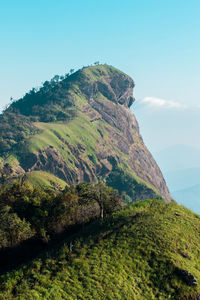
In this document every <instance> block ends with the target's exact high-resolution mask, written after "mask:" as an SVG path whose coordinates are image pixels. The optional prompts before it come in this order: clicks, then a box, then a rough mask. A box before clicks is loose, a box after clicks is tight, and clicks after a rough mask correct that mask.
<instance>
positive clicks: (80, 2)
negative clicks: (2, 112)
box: [0, 0, 200, 149]
mask: <svg viewBox="0 0 200 300" xmlns="http://www.w3.org/2000/svg"><path fill="white" fill-rule="evenodd" d="M0 5H1V8H0V38H1V47H0V108H2V107H4V106H5V104H7V103H8V102H9V98H10V97H11V96H12V97H13V98H15V99H17V98H19V97H20V96H22V95H23V94H24V93H25V92H26V91H28V90H29V89H31V88H32V87H36V86H39V85H40V84H41V82H44V81H45V80H47V79H50V78H51V77H52V76H53V75H55V74H64V73H66V72H68V71H69V69H71V68H74V69H78V68H80V67H82V66H83V65H88V64H91V63H93V62H95V61H100V62H102V63H105V62H106V63H108V64H111V65H114V66H116V67H117V68H119V69H121V70H123V71H124V72H126V73H127V74H129V75H130V76H131V77H132V78H133V79H134V81H135V83H136V87H135V97H136V99H137V100H138V101H139V102H140V101H141V104H142V105H140V106H139V108H137V111H136V115H138V118H139V121H140V124H141V130H142V132H144V135H145V138H146V136H147V138H148V140H151V134H152V136H153V134H154V135H155V134H159V133H158V132H157V133H155V132H153V133H152V132H150V133H149V131H148V130H146V129H145V128H146V127H147V125H146V124H147V120H148V122H149V120H151V117H149V118H147V117H146V121H145V120H144V118H143V110H142V107H145V110H146V111H148V112H149V110H150V109H151V108H152V106H149V103H147V102H145V101H143V100H144V99H146V98H147V99H149V98H151V99H152V98H153V99H154V98H155V99H164V101H172V102H175V103H179V104H181V105H186V106H187V108H186V107H185V109H184V114H186V112H187V111H188V113H189V114H190V115H191V119H192V118H193V113H194V111H195V114H196V110H197V106H198V105H199V104H200V101H199V95H200V84H199V82H200V60H199V53H200V35H199V28H200V1H199V0H196V1H195V0H191V1H183V0H181V1H180V0H165V1H164V0H163V1H162V0H106V1H105V0H101V1H99V0H97V1H94V0H74V1H66V0H57V1H54V0H34V1H32V0H29V1H27V0H26V1H24V0H18V1H16V0H7V1H0ZM155 102H156V101H154V106H156V104H155ZM147 104H148V105H147ZM157 104H158V101H157ZM181 105H180V109H178V108H177V107H171V108H170V110H169V107H168V108H167V107H166V106H165V105H160V106H159V105H157V108H159V109H160V111H162V113H160V114H159V113H158V110H157V114H155V110H153V111H150V112H151V114H153V115H152V118H154V121H153V123H155V122H156V120H157V121H158V122H160V121H159V120H160V118H161V117H160V116H159V115H163V114H164V115H165V118H166V122H167V118H168V117H167V116H169V111H172V110H173V108H174V109H175V111H179V115H180V110H181ZM172 106H173V105H172ZM133 110H134V107H133ZM182 111H183V109H182ZM197 111H198V110H197ZM144 115H145V114H144ZM155 116H156V118H155ZM199 116H200V115H199ZM184 118H185V117H184ZM184 118H182V119H181V120H183V119H184ZM162 119H163V118H162ZM197 119H198V118H197ZM183 124H185V123H184V122H183ZM197 125H200V124H199V123H198V124H197ZM163 126H164V127H166V126H168V124H166V123H165V124H163ZM184 126H185V127H184V128H183V129H186V124H185V125H184ZM154 127H155V128H156V127H158V123H157V125H155V126H154ZM154 127H152V130H154ZM150 129H151V128H150ZM150 129H149V130H150ZM195 134H196V133H195ZM168 135H169V132H168ZM160 138H161V134H160ZM188 138H189V136H188ZM155 139H156V138H155ZM175 140H176V138H175ZM153 141H154V140H153ZM173 142H174V141H173V140H171V143H173ZM180 142H183V143H184V141H180ZM148 143H149V142H148ZM186 143H190V141H189V140H188V139H186ZM150 144H151V141H150ZM154 145H155V144H154ZM195 145H196V144H195ZM150 146H151V145H150ZM162 146H163V147H164V144H162V145H158V146H156V147H154V148H156V149H157V148H159V147H160V148H162ZM196 146H199V147H200V144H197V145H196ZM152 149H153V146H152Z"/></svg>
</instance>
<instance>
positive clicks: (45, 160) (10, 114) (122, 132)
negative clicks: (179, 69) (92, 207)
mask: <svg viewBox="0 0 200 300" xmlns="http://www.w3.org/2000/svg"><path fill="white" fill-rule="evenodd" d="M133 87H134V82H133V80H132V79H131V78H130V77H129V76H128V75H126V74H124V73H123V72H121V71H119V70H117V69H116V68H114V67H112V66H108V65H98V66H92V67H84V68H82V69H81V70H79V71H77V72H75V73H73V74H71V75H69V74H67V76H66V77H65V78H62V79H61V78H60V77H59V76H55V77H54V78H53V79H52V80H51V81H50V82H45V83H44V84H43V87H42V88H41V89H40V90H38V91H36V90H32V91H30V92H29V93H28V94H26V95H25V96H24V97H23V98H21V99H19V100H18V101H16V102H14V103H12V104H11V106H10V107H9V108H8V109H7V111H5V112H4V114H3V115H2V116H1V119H0V129H1V132H0V133H1V137H2V141H1V143H0V152H1V153H0V155H2V156H3V157H4V154H6V153H8V150H9V155H10V156H11V157H12V159H11V158H9V160H7V159H6V160H5V161H4V163H3V164H2V171H1V172H2V174H5V173H6V174H7V173H9V174H10V176H13V177H15V176H16V175H17V174H18V173H20V174H26V175H27V173H29V172H32V174H36V172H41V171H42V172H49V173H51V174H53V175H54V176H57V177H59V178H60V179H61V180H64V181H65V182H67V183H68V184H74V183H78V182H83V181H86V182H96V181H98V180H99V178H104V179H105V180H106V182H107V183H109V185H110V186H112V187H114V188H117V189H119V190H120V192H121V193H123V192H127V194H128V195H129V197H130V198H131V201H135V200H142V199H146V198H150V197H154V196H159V195H161V196H162V197H163V198H164V199H165V200H166V201H170V200H171V196H170V194H169V191H168V189H167V186H166V184H165V181H164V179H163V176H162V173H161V172H160V170H159V168H158V166H157V164H156V162H155V161H154V159H153V157H152V156H151V154H150V153H149V151H148V150H147V148H146V147H145V145H144V143H143V140H142V138H141V136H140V133H139V127H138V123H137V121H136V119H135V117H134V115H133V114H132V112H131V110H130V109H129V108H130V106H131V105H132V103H133V101H134V98H133ZM11 137H12V138H11ZM13 157H14V163H13V164H14V167H13V166H10V161H11V160H12V161H13ZM3 159H4V158H3ZM8 161H9V163H7V162H8ZM29 175H30V174H28V175H27V177H29V178H30V176H29ZM3 176H4V175H3ZM44 176H46V173H44Z"/></svg>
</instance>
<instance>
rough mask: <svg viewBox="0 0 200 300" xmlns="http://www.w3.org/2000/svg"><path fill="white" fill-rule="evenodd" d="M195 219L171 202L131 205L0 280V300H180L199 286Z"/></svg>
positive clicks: (198, 220) (199, 240)
mask: <svg viewBox="0 0 200 300" xmlns="http://www.w3.org/2000/svg"><path fill="white" fill-rule="evenodd" d="M199 231H200V216H198V215H196V214H194V213H192V212H191V211H189V210H187V209H186V208H184V207H182V206H178V205H177V204H175V203H170V204H168V205H167V204H165V203H164V202H163V201H159V200H147V201H142V202H139V203H135V204H133V205H132V206H130V207H129V208H128V209H126V210H124V211H121V212H118V213H115V214H114V215H113V216H112V217H111V218H109V219H108V220H106V221H105V222H104V223H98V222H97V223H93V224H91V225H90V226H88V227H86V228H85V230H84V231H83V232H82V233H80V234H79V235H76V236H74V237H73V245H74V247H73V250H72V253H69V243H70V240H65V243H62V244H60V245H57V246H56V247H55V248H54V249H52V250H51V251H50V252H48V253H46V254H45V255H43V256H41V257H40V258H38V259H35V260H34V261H33V262H32V263H30V264H29V265H26V266H24V267H21V268H20V269H19V270H16V271H13V272H12V273H8V274H6V275H4V276H1V278H0V281H1V292H0V299H58V300H59V299H73V300H74V299H145V300H146V299H179V298H180V297H182V296H183V295H194V294H195V293H197V292H198V291H199V292H200V288H199V286H197V287H189V286H187V285H186V284H185V283H184V282H183V281H182V279H180V278H178V277H177V275H176V274H175V272H174V270H175V267H179V268H182V269H187V270H188V271H190V272H191V273H192V274H193V275H194V276H195V278H196V279H197V282H198V283H199V284H200V266H199V260H200V252H199V244H200V236H199Z"/></svg>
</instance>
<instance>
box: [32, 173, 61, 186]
mask: <svg viewBox="0 0 200 300" xmlns="http://www.w3.org/2000/svg"><path fill="white" fill-rule="evenodd" d="M26 180H28V181H29V182H30V183H31V184H32V185H33V186H39V187H41V188H45V187H52V188H55V189H64V188H65V186H66V182H64V181H63V180H61V179H60V178H58V177H56V176H54V175H53V174H51V173H48V172H44V171H33V172H30V173H28V174H27V175H26Z"/></svg>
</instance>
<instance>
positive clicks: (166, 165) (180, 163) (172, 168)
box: [154, 145, 200, 213]
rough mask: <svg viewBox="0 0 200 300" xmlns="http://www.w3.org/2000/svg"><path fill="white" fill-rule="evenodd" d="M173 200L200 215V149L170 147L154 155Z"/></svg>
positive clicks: (184, 146) (180, 146) (179, 146)
mask: <svg viewBox="0 0 200 300" xmlns="http://www.w3.org/2000/svg"><path fill="white" fill-rule="evenodd" d="M154 157H155V159H156V161H157V162H158V165H159V166H160V168H161V170H162V172H163V174H164V177H165V180H166V182H167V185H168V187H169V189H170V192H171V194H172V196H173V198H174V199H175V200H176V201H177V202H178V203H180V204H183V205H185V206H186V207H188V208H190V209H192V210H193V211H195V212H197V213H200V149H198V148H194V147H191V146H187V145H174V146H170V147H168V148H166V149H164V150H163V151H160V152H159V153H156V154H155V155H154Z"/></svg>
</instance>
